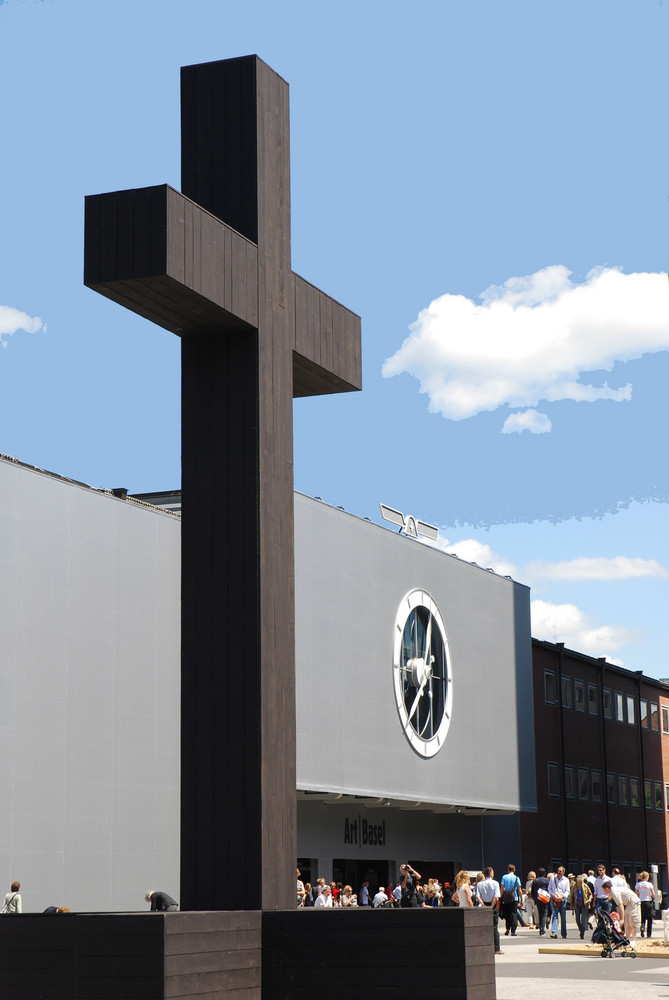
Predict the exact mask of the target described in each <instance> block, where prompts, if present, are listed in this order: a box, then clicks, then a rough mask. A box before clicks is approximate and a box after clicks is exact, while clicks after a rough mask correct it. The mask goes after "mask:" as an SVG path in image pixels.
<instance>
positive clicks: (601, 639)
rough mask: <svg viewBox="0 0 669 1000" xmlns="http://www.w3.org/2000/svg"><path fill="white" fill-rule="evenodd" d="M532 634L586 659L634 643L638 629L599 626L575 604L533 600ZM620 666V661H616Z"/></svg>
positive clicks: (531, 608)
mask: <svg viewBox="0 0 669 1000" xmlns="http://www.w3.org/2000/svg"><path fill="white" fill-rule="evenodd" d="M530 611H531V617H532V635H533V636H534V637H535V638H536V639H544V640H547V641H548V642H564V643H565V645H566V646H568V647H569V648H570V649H575V650H577V651H578V652H580V653H586V654H587V655H588V656H606V657H607V659H609V654H610V653H611V652H616V651H617V650H618V649H620V647H621V646H625V645H627V644H628V643H631V642H635V641H636V640H637V639H638V638H639V636H640V630H638V629H628V628H624V627H623V626H621V625H598V624H597V623H596V622H595V621H594V619H593V617H592V616H591V615H587V614H586V613H585V612H584V611H581V609H580V608H578V607H576V605H575V604H551V603H550V602H548V601H538V600H537V601H532V602H531V604H530ZM616 662H618V663H620V661H619V660H618V661H616Z"/></svg>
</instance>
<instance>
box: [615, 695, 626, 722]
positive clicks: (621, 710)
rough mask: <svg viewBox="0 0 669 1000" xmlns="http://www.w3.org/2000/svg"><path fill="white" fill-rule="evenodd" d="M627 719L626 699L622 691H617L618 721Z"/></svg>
mask: <svg viewBox="0 0 669 1000" xmlns="http://www.w3.org/2000/svg"><path fill="white" fill-rule="evenodd" d="M624 721H625V699H624V698H623V696H622V695H621V693H620V691H616V722H624Z"/></svg>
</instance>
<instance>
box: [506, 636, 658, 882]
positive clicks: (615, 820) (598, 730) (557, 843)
mask: <svg viewBox="0 0 669 1000" xmlns="http://www.w3.org/2000/svg"><path fill="white" fill-rule="evenodd" d="M533 664H534V730H535V755H536V774H537V812H536V813H534V814H533V813H523V814H522V815H521V822H520V829H521V849H522V863H523V869H524V870H525V871H527V870H528V869H529V868H535V869H536V868H537V867H539V866H540V865H543V866H545V867H546V868H548V869H550V868H551V860H552V859H555V860H558V859H559V860H561V861H563V862H564V863H565V865H566V866H567V867H568V869H571V868H575V867H577V868H578V869H582V868H583V867H584V862H586V861H587V862H590V863H594V862H596V861H604V862H606V864H607V865H609V866H611V865H619V866H620V867H621V868H622V867H623V866H625V868H626V870H627V871H628V872H630V873H631V874H632V875H634V873H635V871H636V869H637V866H638V865H639V864H642V865H643V867H648V865H649V864H651V863H653V864H658V865H660V866H665V867H664V868H661V876H662V875H664V876H665V879H666V863H667V838H668V836H669V813H668V812H667V809H666V796H665V787H664V786H665V781H666V782H667V783H669V734H667V735H663V734H662V733H661V732H654V731H653V730H652V728H651V725H650V719H649V720H648V721H649V726H648V728H647V729H644V728H642V727H641V726H640V718H639V709H640V699H645V700H646V701H647V702H648V703H649V706H650V703H651V702H654V703H656V704H657V705H658V707H660V706H665V707H666V708H667V709H668V714H669V691H668V692H667V694H666V695H665V694H664V691H665V690H666V689H665V688H664V687H663V685H661V684H658V683H656V682H653V681H651V680H649V679H648V678H643V677H642V676H641V675H639V674H635V673H633V672H631V671H628V670H623V669H622V668H619V667H614V666H612V665H611V664H608V663H606V662H605V661H601V660H597V659H594V658H592V657H588V656H584V655H582V654H579V653H575V652H573V651H570V650H567V649H562V648H561V647H560V646H559V645H554V644H552V643H544V642H538V641H536V640H535V641H534V643H533ZM547 672H548V674H549V675H550V676H551V677H554V679H555V686H556V698H555V703H554V704H549V703H547V700H546V696H545V690H546V689H545V679H546V674H547ZM562 679H564V683H565V685H566V688H567V690H566V691H565V698H564V699H563V697H562ZM575 682H579V684H578V687H579V688H580V690H581V691H582V694H583V701H582V703H581V704H580V705H579V708H580V709H581V710H579V708H577V699H576V685H575ZM581 685H582V686H581ZM588 685H591V686H594V687H595V688H596V692H597V694H596V702H597V703H596V714H593V713H592V712H591V710H590V704H589V698H588ZM603 689H607V690H608V691H610V693H611V695H610V697H611V715H612V718H611V719H605V718H604V716H603V712H602V693H603ZM620 698H621V699H622V701H620ZM628 699H629V700H630V701H629V703H628ZM569 701H570V702H571V707H569ZM630 705H631V708H632V711H633V719H632V721H630V715H629V708H630ZM619 706H620V707H621V708H622V713H621V715H622V717H621V719H620V720H618V719H617V714H618V712H617V710H618V708H619ZM658 718H659V722H660V728H661V718H662V716H661V712H659V713H658ZM667 721H669V719H668V720H667ZM549 762H550V763H552V764H555V765H557V777H558V778H559V795H558V797H555V798H554V797H551V796H550V795H549V793H548V780H547V775H548V764H549ZM565 766H566V767H568V768H573V798H570V797H568V795H567V794H566V793H568V792H569V788H568V787H566V779H565ZM579 768H581V769H583V771H584V772H587V786H586V787H585V788H583V787H579ZM593 771H598V772H600V774H601V802H597V801H595V800H594V799H593V784H592V777H593ZM607 773H610V774H613V775H614V776H615V777H614V789H613V798H614V799H615V801H613V802H607ZM621 778H622V782H621V780H620V779H621ZM633 778H634V779H638V782H639V804H638V805H637V806H633V805H632V785H631V779H633ZM644 778H645V779H649V780H650V781H651V799H652V801H651V808H650V809H647V808H645V807H644V784H643V782H644ZM654 782H659V783H660V785H661V789H662V809H661V810H657V809H656V808H655V785H654V784H653V783H654ZM581 793H585V794H583V797H581ZM625 796H626V798H627V804H624V799H625ZM661 882H663V879H662V877H661ZM663 884H664V882H663Z"/></svg>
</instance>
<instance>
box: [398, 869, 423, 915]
mask: <svg viewBox="0 0 669 1000" xmlns="http://www.w3.org/2000/svg"><path fill="white" fill-rule="evenodd" d="M419 881H420V873H419V872H417V871H416V869H415V868H412V867H411V865H410V864H406V865H400V888H401V890H402V896H401V899H400V906H401V907H403V909H407V908H408V907H416V906H418V902H417V899H416V890H417V888H418V883H419Z"/></svg>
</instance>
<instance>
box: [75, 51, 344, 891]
mask: <svg viewBox="0 0 669 1000" xmlns="http://www.w3.org/2000/svg"><path fill="white" fill-rule="evenodd" d="M181 117H182V170H183V190H184V193H183V194H179V193H178V192H176V191H174V190H173V189H172V188H170V187H168V186H167V185H162V186H158V187H152V188H144V189H137V190H133V191H120V192H114V193H111V194H104V195H95V196H92V197H90V198H87V199H86V232H85V261H84V281H85V283H86V284H87V285H88V286H90V287H91V288H94V289H95V290H96V291H98V292H100V293H101V294H103V295H105V296H107V297H109V298H111V299H113V300H114V301H117V302H119V303H120V304H122V305H124V306H126V307H127V308H129V309H132V310H133V311H134V312H137V313H139V314H140V315H142V316H144V317H146V318H147V319H150V320H152V321H153V322H156V323H158V324H160V325H161V326H163V327H165V328H166V329H168V330H171V331H172V332H173V333H176V334H178V335H179V336H181V338H182V498H183V499H182V511H183V527H182V619H181V624H182V729H181V748H182V757H181V788H182V797H181V888H180V901H181V906H182V908H183V909H185V910H215V909H221V910H229V909H237V908H239V909H249V910H255V909H275V908H286V909H291V908H292V907H293V906H294V904H295V875H294V865H295V856H296V822H297V820H296V801H295V665H294V659H295V606H294V605H295V600H294V579H293V576H294V556H293V546H294V537H293V426H292V419H293V409H292V400H293V396H294V395H315V394H320V393H326V392H342V391H350V390H353V389H358V388H360V384H361V357H360V319H359V317H358V316H356V315H355V314H353V313H351V312H350V311H349V310H347V309H345V308H344V307H343V306H341V305H340V304H339V303H337V302H334V301H333V300H332V299H330V298H328V296H326V295H325V294H324V293H322V292H320V291H319V290H318V289H316V288H314V287H313V286H311V285H309V284H308V283H307V282H306V281H304V280H303V279H302V278H299V277H297V275H295V274H294V273H293V271H292V270H291V254H290V150H289V136H290V133H289V114H288V86H287V84H286V83H285V81H284V80H282V79H281V77H279V76H278V75H277V74H276V73H274V71H273V70H271V69H270V68H269V67H268V66H267V65H266V64H265V63H263V62H262V60H260V59H258V58H257V56H247V57H243V58H241V59H231V60H224V61H221V62H215V63H207V64H203V65H198V66H190V67H186V68H185V69H183V70H182V103H181Z"/></svg>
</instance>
